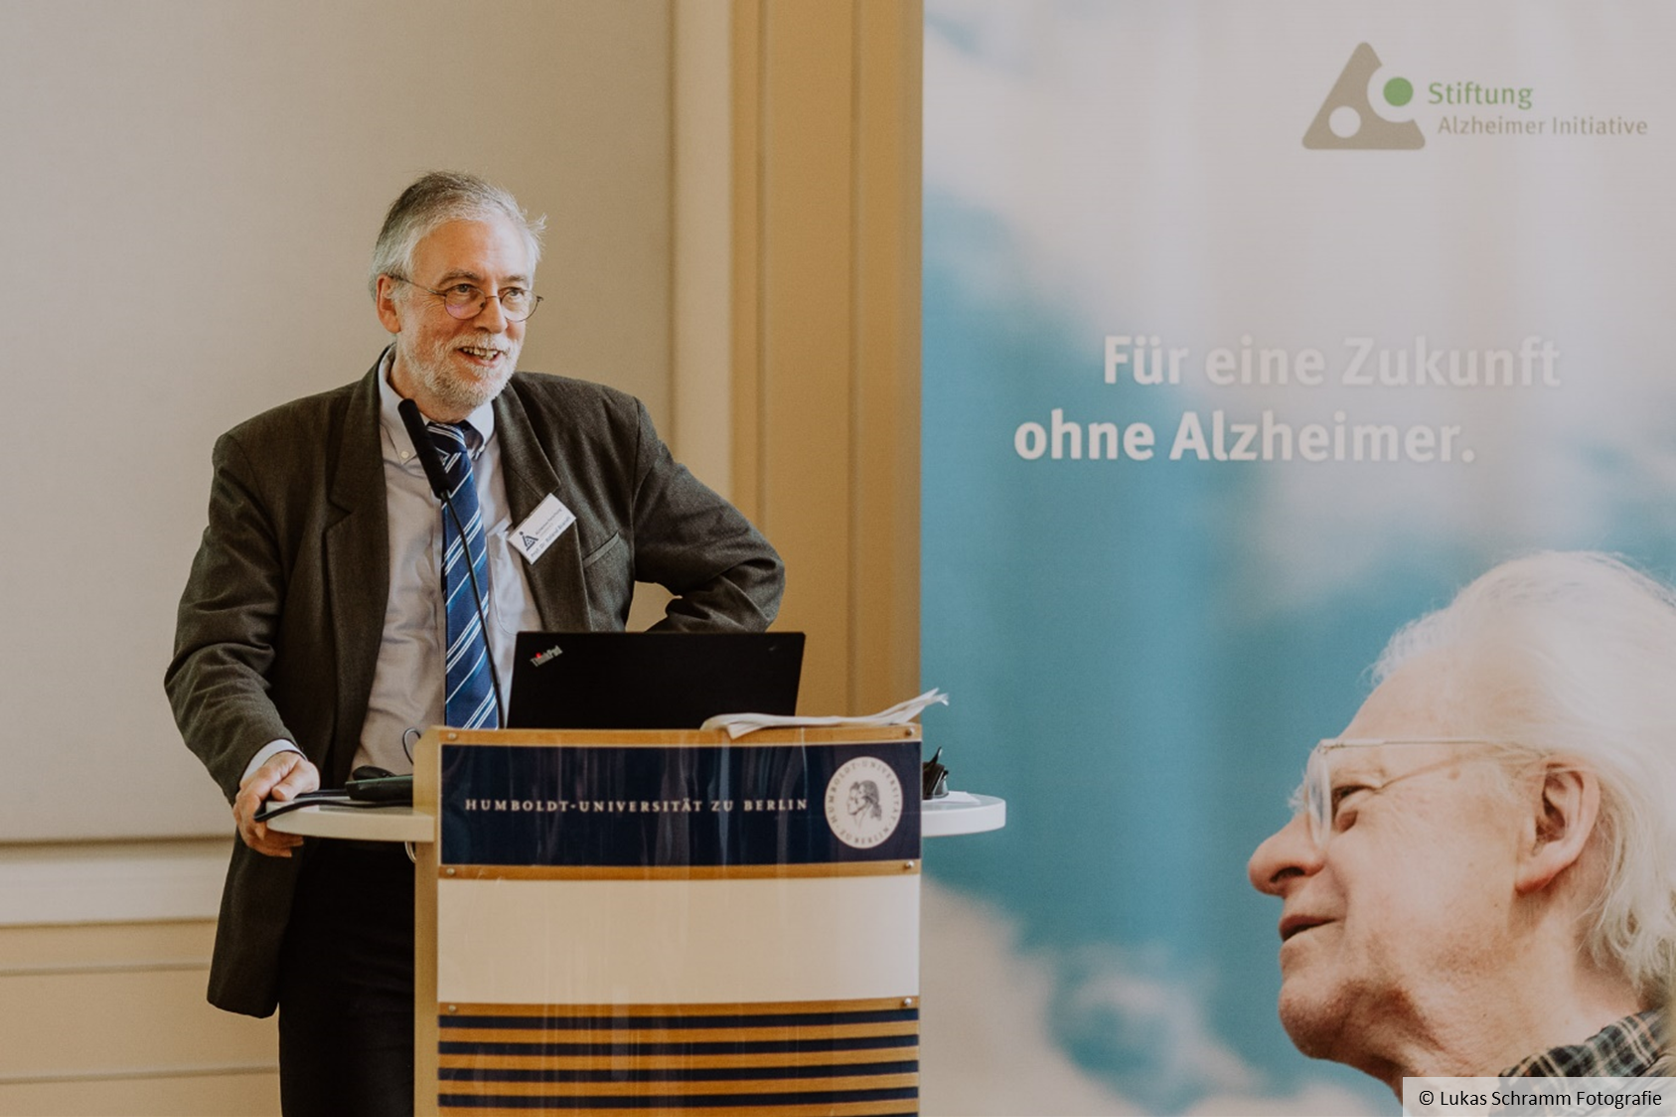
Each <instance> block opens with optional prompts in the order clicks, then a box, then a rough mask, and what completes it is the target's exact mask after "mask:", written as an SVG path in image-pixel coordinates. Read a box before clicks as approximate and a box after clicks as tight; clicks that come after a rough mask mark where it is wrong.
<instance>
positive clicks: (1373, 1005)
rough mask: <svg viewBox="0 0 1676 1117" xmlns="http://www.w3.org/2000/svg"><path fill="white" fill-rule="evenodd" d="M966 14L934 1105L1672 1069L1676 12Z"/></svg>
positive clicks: (946, 228)
mask: <svg viewBox="0 0 1676 1117" xmlns="http://www.w3.org/2000/svg"><path fill="white" fill-rule="evenodd" d="M925 9H926V22H925V121H924V136H925V140H924V153H925V162H924V395H923V401H924V406H923V418H922V461H923V467H922V469H923V513H922V555H921V563H922V566H921V569H922V587H923V593H922V610H923V616H922V634H923V635H922V649H923V650H922V674H923V676H924V678H925V679H926V680H928V681H930V682H935V684H936V685H938V686H940V687H942V688H944V689H946V690H947V691H948V692H949V693H950V694H951V695H952V696H953V698H954V701H953V703H952V705H951V706H950V708H949V709H948V710H947V711H939V712H938V713H937V714H936V716H935V724H934V725H933V726H932V728H933V729H934V730H935V731H936V733H937V734H938V741H939V743H940V744H947V748H946V749H945V753H944V759H945V761H946V762H947V763H948V764H949V765H950V767H951V768H954V769H955V770H956V771H957V772H958V775H959V778H960V780H961V781H963V783H965V784H967V785H970V786H974V787H978V786H981V787H983V788H985V789H994V792H995V794H998V795H1002V796H1004V797H1006V799H1007V801H1008V804H1009V816H1008V826H1007V830H1006V832H1005V837H1004V838H1002V837H1000V836H989V837H980V838H977V839H974V840H973V841H971V842H969V843H966V844H964V845H962V846H960V847H959V848H950V849H948V850H947V851H946V853H944V852H942V851H940V852H939V856H938V857H937V858H935V859H932V860H929V861H928V862H927V873H928V878H927V882H926V883H927V887H926V891H925V924H926V943H927V951H928V957H927V963H926V968H927V974H928V981H927V994H926V999H925V1015H924V1021H925V1027H924V1034H925V1036H926V1040H925V1044H926V1050H925V1063H926V1068H927V1069H926V1079H925V1087H924V1099H925V1110H926V1112H947V1113H954V1112H959V1113H1023V1112H1030V1113H1066V1114H1070V1113H1078V1114H1085V1113H1133V1112H1144V1113H1160V1114H1177V1113H1193V1114H1210V1113H1287V1114H1292V1113H1299V1114H1307V1113H1333V1114H1342V1113H1391V1112H1395V1111H1396V1107H1397V1104H1398V1103H1397V1102H1396V1100H1394V1098H1393V1092H1395V1093H1397V1094H1399V1095H1400V1092H1401V1089H1402V1079H1403V1077H1404V1076H1414V1075H1474V1076H1495V1075H1502V1074H1508V1075H1526V1074H1535V1075H1555V1074H1558V1075H1583V1074H1589V1075H1623V1076H1635V1075H1649V1074H1662V1073H1665V1072H1666V1071H1667V1070H1668V1069H1669V1068H1670V1066H1671V1062H1670V1059H1671V1056H1670V1050H1669V1038H1670V1037H1669V1031H1668V1028H1667V1024H1666V1020H1665V1015H1664V1008H1665V1006H1666V1005H1667V1004H1668V1002H1669V997H1670V990H1671V982H1672V980H1673V979H1676V927H1673V925H1672V920H1673V919H1676V815H1673V812H1676V806H1673V804H1676V782H1673V781H1676V775H1673V772H1676V705H1672V700H1671V699H1670V698H1669V697H1668V694H1669V693H1672V692H1673V688H1672V687H1671V686H1670V685H1669V684H1668V683H1667V681H1666V680H1669V679H1671V678H1676V611H1673V607H1672V597H1671V591H1670V590H1669V588H1668V587H1669V586H1671V585H1672V584H1673V583H1676V515H1673V514H1672V510H1673V509H1676V436H1673V435H1672V433H1671V432H1672V424H1671V416H1673V415H1676V378H1673V377H1672V376H1671V374H1670V363H1671V361H1672V359H1673V356H1672V345H1671V342H1670V337H1669V326H1668V324H1669V322H1670V318H1671V307H1672V306H1676V270H1673V269H1672V267H1671V265H1670V259H1671V251H1670V247H1671V245H1672V244H1676V212H1673V211H1672V210H1671V208H1670V206H1669V205H1668V201H1667V197H1666V196H1667V195H1668V193H1669V191H1668V186H1667V184H1668V183H1669V182H1670V181H1671V180H1672V178H1673V177H1676V149H1673V148H1672V146H1671V144H1670V142H1669V137H1670V136H1671V135H1676V78H1672V76H1671V72H1670V68H1669V66H1668V65H1667V64H1666V62H1665V60H1664V59H1663V57H1662V52H1663V49H1664V47H1663V44H1666V43H1668V42H1669V41H1671V36H1672V35H1676V12H1672V11H1670V10H1667V9H1664V8H1656V7H1652V6H1647V5H1635V6H1620V7H1615V8H1612V9H1610V10H1604V9H1590V10H1588V11H1586V12H1585V11H1583V10H1580V9H1577V8H1575V7H1568V6H1566V5H1563V4H1559V3H1554V2H1549V0H1538V2H1536V3H1520V4H1514V3H1510V2H1492V3H1488V4H1482V5H1473V6H1471V7H1469V8H1463V7H1461V6H1459V5H1449V4H1442V3H1434V2H1431V0H1425V2H1422V3H1420V4H1418V5H1407V6H1404V7H1403V8H1402V9H1400V10H1397V9H1393V8H1390V7H1389V6H1385V5H1377V4H1371V3H1347V4H1346V3H1339V4H1326V3H1300V4H1289V5H1284V6H1263V7H1261V8H1254V7H1252V6H1249V5H1240V4H1235V3H1219V2H1205V3H1193V4H1175V3H1164V2H1157V3H1152V2H1142V3H1134V4H1122V5H1115V4H1111V5H1108V4H1087V3H1079V2H1076V0H1048V2H1043V3H1036V4H1030V5H1019V4H1012V3H1006V2H1004V0H927V3H926V6H925ZM1417 618H1418V619H1417ZM1393 633H1395V634H1396V635H1395V636H1393ZM1370 665H1371V666H1370ZM1335 734H1336V736H1331V735H1335ZM1323 738H1327V739H1326V740H1323ZM1316 742H1320V744H1316ZM1300 776H1301V777H1302V783H1301V786H1300ZM1294 792H1295V797H1294V798H1293V799H1292V800H1291V803H1292V806H1291V808H1288V806H1287V805H1286V804H1287V803H1288V796H1289V795H1294ZM1277 901H1278V903H1277ZM1277 931H1278V933H1277ZM1277 952H1278V958H1277ZM940 971H946V972H947V973H949V974H958V975H959V976H960V981H959V982H958V984H956V985H955V986H954V987H955V988H956V989H959V990H970V993H969V994H966V995H965V996H964V998H963V997H962V995H960V994H956V993H944V994H942V995H939V994H938V987H937V985H936V982H935V979H936V978H937V975H938V973H939V972H940ZM1277 1009H1278V1018H1277ZM943 1067H949V1068H952V1069H957V1070H958V1073H943V1070H942V1069H941V1068H943Z"/></svg>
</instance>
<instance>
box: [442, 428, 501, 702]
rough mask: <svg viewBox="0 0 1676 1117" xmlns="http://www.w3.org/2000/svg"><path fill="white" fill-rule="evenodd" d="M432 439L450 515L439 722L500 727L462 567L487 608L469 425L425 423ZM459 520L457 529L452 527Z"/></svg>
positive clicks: (445, 538) (445, 527)
mask: <svg viewBox="0 0 1676 1117" xmlns="http://www.w3.org/2000/svg"><path fill="white" fill-rule="evenodd" d="M425 428H426V430H428V431H429V432H430V435H431V441H432V442H433V443H434V444H435V445H436V449H437V453H438V454H440V455H441V457H442V472H443V476H444V477H446V478H447V480H448V496H449V500H450V501H451V502H452V503H453V505H454V513H455V514H454V515H450V514H449V513H448V510H447V509H443V512H442V599H443V602H444V603H445V605H446V608H447V611H448V654H447V657H446V659H445V660H444V665H443V676H444V679H445V682H446V688H447V689H446V690H445V692H444V693H445V697H444V699H443V719H444V720H445V721H446V722H447V723H448V724H449V725H451V726H453V727H455V728H457V729H494V728H496V727H498V726H499V725H500V712H499V710H498V709H497V708H496V706H495V694H494V687H493V684H492V683H491V681H490V680H491V676H490V674H489V645H488V641H487V640H486V639H485V638H484V633H483V624H482V620H481V618H480V617H479V616H478V612H477V599H476V596H475V595H474V594H473V593H472V588H471V576H470V574H468V573H467V566H466V564H467V563H468V562H469V563H470V564H471V567H470V569H472V570H475V571H476V572H477V586H478V589H479V591H480V592H481V593H482V594H483V607H484V609H485V610H487V609H488V607H489V552H488V547H487V545H486V541H485V539H484V535H483V510H482V509H481V508H480V507H478V504H477V483H476V482H475V481H474V480H473V479H472V475H471V448H470V443H469V442H468V441H467V438H468V436H475V435H476V433H477V432H476V431H475V430H473V429H472V426H471V424H470V423H427V424H425ZM456 516H457V517H458V520H459V524H460V527H461V528H464V538H463V539H462V538H461V531H460V528H456V527H455V519H456Z"/></svg>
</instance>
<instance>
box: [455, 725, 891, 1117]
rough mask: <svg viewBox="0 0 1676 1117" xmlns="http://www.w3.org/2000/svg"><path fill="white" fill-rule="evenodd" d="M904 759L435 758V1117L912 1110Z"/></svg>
mask: <svg viewBox="0 0 1676 1117" xmlns="http://www.w3.org/2000/svg"><path fill="white" fill-rule="evenodd" d="M919 759H920V758H919V742H918V740H917V738H916V739H912V740H887V741H867V742H864V743H856V744H837V745H822V746H819V747H815V746H808V747H805V746H803V745H785V744H774V745H761V746H753V745H747V744H740V745H728V746H710V745H707V746H693V747H661V746H658V747H650V746H644V745H637V746H629V747H620V746H615V745H601V746H598V747H592V746H588V747H576V746H571V747H550V746H517V745H508V746H504V747H503V746H498V745H497V746H481V745H479V746H460V747H452V746H445V747H444V748H443V750H442V782H441V787H442V802H441V813H442V819H441V849H440V854H441V857H440V865H441V867H440V870H439V872H440V877H439V880H438V882H437V909H436V917H437V942H438V958H437V997H438V1005H437V1019H438V1025H439V1029H438V1031H439V1042H438V1061H439V1082H438V1100H439V1105H440V1108H441V1110H442V1112H445V1113H462V1114H463V1113H472V1114H489V1113H530V1112H539V1111H543V1110H547V1111H555V1112H563V1113H567V1114H595V1113H598V1114H605V1113H612V1114H627V1113H635V1114H642V1113H649V1112H680V1113H694V1114H696V1113H714V1114H722V1113H730V1114H739V1113H749V1114H895V1113H915V1112H917V1111H918V1097H919V959H918V944H919V853H920V850H919V842H920V831H919V784H918V776H919Z"/></svg>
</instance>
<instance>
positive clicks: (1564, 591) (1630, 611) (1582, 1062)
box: [1249, 553, 1676, 1096]
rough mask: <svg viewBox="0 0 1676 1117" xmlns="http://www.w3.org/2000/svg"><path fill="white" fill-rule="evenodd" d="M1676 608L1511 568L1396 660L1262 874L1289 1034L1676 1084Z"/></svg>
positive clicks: (1268, 853)
mask: <svg viewBox="0 0 1676 1117" xmlns="http://www.w3.org/2000/svg"><path fill="white" fill-rule="evenodd" d="M1673 670H1676V598H1673V596H1672V594H1671V592H1670V591H1669V590H1668V589H1666V588H1665V587H1663V586H1661V585H1659V584H1658V583H1656V582H1654V581H1652V580H1650V579H1648V578H1646V577H1644V576H1643V575H1641V574H1638V573H1636V572H1635V571H1633V570H1631V569H1629V568H1628V567H1626V566H1624V565H1623V564H1622V563H1620V562H1618V561H1616V560H1614V559H1611V558H1608V557H1606V556H1602V555H1594V554H1559V553H1550V554H1540V555H1532V556H1529V557H1526V558H1522V559H1518V560H1515V561H1512V562H1508V563H1505V564H1503V565H1501V566H1498V567H1496V568H1495V569H1493V570H1491V571H1490V572H1489V573H1487V574H1485V575H1484V576H1483V577H1481V578H1479V579H1478V580H1477V581H1475V582H1473V583H1472V584H1471V585H1469V586H1468V587H1467V588H1466V589H1464V590H1462V591H1461V593H1460V594H1459V595H1458V596H1457V597H1456V598H1455V600H1454V601H1453V602H1452V603H1451V604H1450V605H1449V606H1448V607H1447V608H1445V609H1442V610H1440V611H1438V612H1436V613H1433V614H1431V615H1429V616H1426V617H1423V618H1421V619H1420V620H1418V621H1416V622H1414V623H1413V624H1411V625H1409V626H1408V627H1406V628H1404V629H1403V630H1402V631H1400V632H1398V633H1397V635H1396V636H1395V637H1394V638H1393V639H1392V640H1391V642H1390V644H1389V646H1388V647H1387V648H1386V650H1385V653H1384V655H1383V656H1382V657H1381V659H1380V661H1379V663H1378V665H1377V666H1376V668H1375V677H1376V678H1377V679H1378V680H1379V683H1378V686H1377V688H1376V689H1375V690H1374V692H1373V694H1372V695H1371V696H1370V697H1369V698H1368V700H1367V702H1366V703H1364V704H1363V706H1362V708H1361V709H1360V710H1359V711H1358V712H1357V714H1356V716H1355V718H1354V719H1353V720H1352V721H1351V723H1350V725H1349V727H1348V728H1346V729H1345V731H1344V735H1343V737H1341V738H1335V739H1332V740H1327V741H1323V742H1321V744H1320V745H1319V746H1317V748H1316V750H1315V751H1314V752H1313V753H1311V755H1310V759H1309V766H1308V769H1307V772H1306V776H1305V781H1304V786H1303V788H1302V789H1300V798H1301V804H1300V807H1301V809H1300V810H1299V812H1298V813H1297V814H1296V815H1295V817H1294V818H1293V819H1292V821H1291V822H1289V823H1288V824H1287V825H1286V826H1284V827H1282V828H1281V830H1280V831H1279V832H1278V833H1276V834H1274V835H1273V836H1272V837H1270V838H1269V839H1268V840H1267V841H1265V842H1263V844H1262V845H1260V846H1259V847H1258V848H1257V851H1256V853H1255V854H1253V855H1252V858H1251V863H1250V866H1249V872H1250V876H1251V882H1252V884H1253V885H1255V886H1256V887H1257V888H1258V889H1259V890H1260V891H1263V892H1266V893H1269V894H1271V895H1274V896H1278V897H1279V898H1280V899H1281V900H1282V901H1283V906H1282V908H1281V916H1280V938H1281V947H1280V968H1281V975H1282V985H1281V993H1280V1018H1281V1022H1282V1023H1283V1024H1284V1026H1285V1028H1286V1031H1287V1033H1288V1034H1289V1035H1290V1036H1291V1037H1292V1040H1293V1042H1294V1043H1296V1044H1297V1046H1298V1049H1299V1050H1301V1051H1303V1052H1304V1053H1305V1054H1306V1055H1311V1056H1314V1057H1317V1058H1323V1059H1333V1060H1335V1061H1338V1062H1342V1063H1347V1064H1349V1065H1350V1066H1353V1067H1356V1068H1357V1069H1358V1070H1362V1071H1365V1072H1366V1073H1368V1074H1370V1075H1372V1076H1374V1077H1375V1078H1378V1079H1380V1080H1381V1081H1383V1082H1385V1083H1386V1084H1387V1085H1389V1086H1390V1087H1391V1088H1392V1090H1393V1091H1396V1092H1397V1093H1398V1095H1399V1096H1400V1095H1401V1090H1402V1079H1403V1077H1404V1076H1419V1075H1462V1076H1469V1075H1504V1076H1526V1075H1535V1076H1547V1075H1573V1076H1576V1075H1610V1076H1639V1075H1652V1074H1665V1073H1668V1071H1669V1068H1670V1058H1669V1055H1668V1050H1667V1032H1666V1023H1665V1006H1666V1004H1667V1002H1668V997H1669V994H1670V989H1671V981H1672V977H1673V975H1676V687H1672V685H1671V683H1670V679H1671V676H1672V673H1673Z"/></svg>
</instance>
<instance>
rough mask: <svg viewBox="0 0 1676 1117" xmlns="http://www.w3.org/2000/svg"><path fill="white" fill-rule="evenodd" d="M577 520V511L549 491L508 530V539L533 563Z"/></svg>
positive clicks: (514, 547) (515, 548)
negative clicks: (526, 515)
mask: <svg viewBox="0 0 1676 1117" xmlns="http://www.w3.org/2000/svg"><path fill="white" fill-rule="evenodd" d="M575 522H576V513H574V512H572V511H571V510H570V509H568V508H566V507H565V506H564V505H563V504H562V503H561V502H560V501H559V498H558V497H556V496H554V495H553V494H552V493H548V494H547V496H546V498H545V499H544V500H542V502H541V503H540V504H538V505H536V506H535V511H534V512H531V513H530V514H529V517H528V518H527V519H526V520H524V522H523V523H521V524H519V525H518V526H517V527H515V528H513V529H512V530H511V531H509V532H507V535H506V541H507V542H508V543H510V544H512V547H513V549H514V550H516V551H517V552H518V553H519V554H521V555H523V556H524V561H525V562H529V563H533V562H535V560H536V559H538V558H540V557H541V556H542V554H543V553H544V552H545V551H546V550H547V548H548V547H551V546H552V545H553V540H555V539H557V538H558V537H559V536H561V535H563V534H564V532H565V528H567V527H569V526H570V525H571V524H573V523H575Z"/></svg>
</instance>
